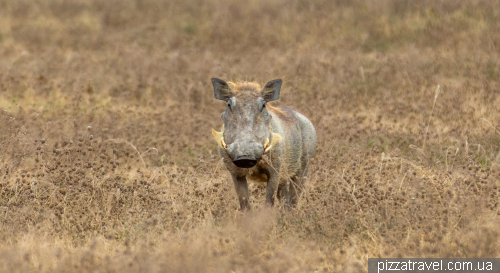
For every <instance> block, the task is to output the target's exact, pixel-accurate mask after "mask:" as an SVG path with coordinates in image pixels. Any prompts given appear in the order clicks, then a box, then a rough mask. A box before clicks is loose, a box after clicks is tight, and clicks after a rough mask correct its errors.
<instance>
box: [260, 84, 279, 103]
mask: <svg viewBox="0 0 500 273" xmlns="http://www.w3.org/2000/svg"><path fill="white" fill-rule="evenodd" d="M282 83H283V81H282V80H281V79H276V80H272V81H270V82H268V83H266V85H265V86H264V88H263V89H262V92H261V94H262V97H263V98H264V100H265V101H267V102H269V101H273V100H278V99H279V98H280V89H281V84H282Z"/></svg>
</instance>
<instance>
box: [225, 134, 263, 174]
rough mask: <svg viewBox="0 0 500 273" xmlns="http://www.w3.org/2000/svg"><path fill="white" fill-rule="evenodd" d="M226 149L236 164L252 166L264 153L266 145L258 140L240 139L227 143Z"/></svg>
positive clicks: (241, 166)
mask: <svg viewBox="0 0 500 273" xmlns="http://www.w3.org/2000/svg"><path fill="white" fill-rule="evenodd" d="M226 150H227V152H228V154H229V157H231V159H232V160H233V163H234V165H236V166H237V167H240V168H251V167H253V166H255V165H256V164H257V162H258V161H259V160H260V159H261V158H262V154H263V153H264V146H262V144H259V143H258V142H256V141H248V140H247V141H238V142H233V143H231V144H229V145H227V147H226Z"/></svg>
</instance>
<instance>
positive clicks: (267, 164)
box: [212, 78, 316, 210]
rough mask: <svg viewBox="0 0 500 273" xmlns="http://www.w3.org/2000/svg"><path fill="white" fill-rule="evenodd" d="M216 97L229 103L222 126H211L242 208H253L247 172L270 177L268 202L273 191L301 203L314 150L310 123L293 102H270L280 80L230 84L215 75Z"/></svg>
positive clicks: (255, 176) (259, 177)
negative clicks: (285, 104) (275, 104)
mask: <svg viewBox="0 0 500 273" xmlns="http://www.w3.org/2000/svg"><path fill="white" fill-rule="evenodd" d="M212 84H213V87H214V96H215V98H216V99H219V100H224V101H226V102H227V108H226V111H225V112H224V113H222V116H221V117H222V120H223V122H224V124H223V126H222V131H221V132H217V131H215V130H213V129H212V134H213V136H214V138H215V140H216V141H217V143H218V144H219V153H220V155H221V157H222V158H223V161H224V164H225V166H226V168H227V169H228V170H229V172H230V173H231V176H232V178H233V182H234V186H235V188H236V193H237V194H238V199H239V201H240V206H241V209H242V210H244V209H249V208H250V206H249V201H248V200H249V199H248V185H247V177H248V178H251V179H252V180H257V181H261V182H267V187H266V201H267V203H268V204H270V205H271V206H272V205H273V204H274V195H275V194H277V196H278V198H283V197H285V201H286V203H287V204H289V205H295V204H296V203H297V199H298V196H299V194H300V192H301V190H302V187H303V183H304V178H305V177H306V175H307V168H308V165H309V161H310V159H311V158H312V157H313V156H314V151H315V149H316V131H315V130H314V126H313V125H312V123H311V122H310V121H309V120H308V119H307V118H306V117H304V116H303V115H302V114H300V113H298V112H297V111H295V110H294V109H292V108H289V107H279V108H278V107H272V106H271V105H269V104H268V102H271V101H275V100H278V99H279V97H280V88H281V84H282V81H281V79H276V80H272V81H270V82H268V83H266V85H265V86H264V88H261V86H260V85H259V84H257V83H255V82H239V83H232V82H229V83H226V82H225V81H223V80H221V79H217V78H212Z"/></svg>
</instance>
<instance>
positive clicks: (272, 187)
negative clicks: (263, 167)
mask: <svg viewBox="0 0 500 273" xmlns="http://www.w3.org/2000/svg"><path fill="white" fill-rule="evenodd" d="M278 185H279V173H278V172H277V171H274V170H273V171H271V172H269V178H268V180H267V186H266V202H267V204H269V205H271V206H273V205H274V195H275V194H276V192H277V190H278Z"/></svg>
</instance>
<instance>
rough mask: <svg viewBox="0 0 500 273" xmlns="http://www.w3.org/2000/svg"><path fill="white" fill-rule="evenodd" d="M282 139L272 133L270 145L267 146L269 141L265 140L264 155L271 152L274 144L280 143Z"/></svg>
mask: <svg viewBox="0 0 500 273" xmlns="http://www.w3.org/2000/svg"><path fill="white" fill-rule="evenodd" d="M281 140H283V138H282V137H281V136H280V135H279V134H276V133H273V141H271V145H269V139H267V141H266V144H265V145H264V153H267V152H269V151H270V150H271V148H272V147H273V146H274V144H276V143H278V142H280V141H281Z"/></svg>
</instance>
